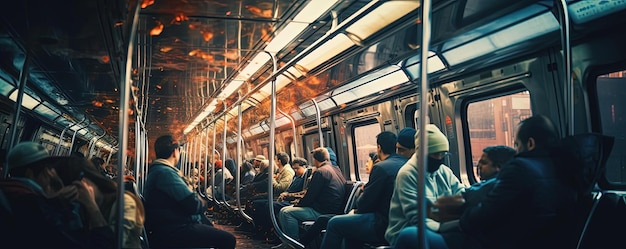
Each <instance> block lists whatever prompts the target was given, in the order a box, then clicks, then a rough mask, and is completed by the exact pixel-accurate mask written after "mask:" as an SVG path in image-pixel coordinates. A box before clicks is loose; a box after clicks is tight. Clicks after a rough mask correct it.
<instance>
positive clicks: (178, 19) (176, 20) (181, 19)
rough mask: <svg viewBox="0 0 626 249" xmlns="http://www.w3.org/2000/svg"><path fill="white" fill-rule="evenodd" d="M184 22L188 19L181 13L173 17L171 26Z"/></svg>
mask: <svg viewBox="0 0 626 249" xmlns="http://www.w3.org/2000/svg"><path fill="white" fill-rule="evenodd" d="M184 21H189V17H187V16H186V15H185V14H183V13H179V14H178V15H176V16H175V17H174V19H173V20H172V22H171V24H180V23H181V22H184Z"/></svg>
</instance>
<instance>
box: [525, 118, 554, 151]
mask: <svg viewBox="0 0 626 249" xmlns="http://www.w3.org/2000/svg"><path fill="white" fill-rule="evenodd" d="M531 137H532V138H533V139H534V140H535V146H536V148H537V149H539V150H552V149H555V148H558V147H559V143H560V135H559V132H558V131H557V129H556V127H555V126H554V124H553V123H552V121H551V120H550V119H549V118H548V117H546V116H544V115H535V116H532V117H530V118H527V119H524V120H522V121H521V122H520V123H519V126H518V130H517V139H519V140H520V141H521V142H522V143H524V144H525V143H527V142H528V139H530V138H531Z"/></svg>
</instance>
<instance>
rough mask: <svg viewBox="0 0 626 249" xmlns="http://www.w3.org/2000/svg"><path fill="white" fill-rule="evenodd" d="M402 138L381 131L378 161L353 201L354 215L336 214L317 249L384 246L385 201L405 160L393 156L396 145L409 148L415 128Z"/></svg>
mask: <svg viewBox="0 0 626 249" xmlns="http://www.w3.org/2000/svg"><path fill="white" fill-rule="evenodd" d="M399 134H400V135H402V137H398V138H396V135H395V134H393V132H390V131H383V132H381V133H380V134H378V135H377V136H376V145H377V153H378V158H380V159H381V161H380V162H378V163H376V164H375V165H374V166H373V167H372V170H371V172H370V177H369V181H368V182H367V184H365V187H364V188H363V193H362V194H361V196H360V197H359V199H358V201H357V210H356V212H355V214H346V215H337V216H335V217H333V218H331V219H330V221H329V222H328V225H327V227H326V233H325V235H324V239H323V241H322V245H321V248H322V249H324V248H340V247H341V243H342V240H345V245H346V248H362V247H363V246H362V244H363V243H364V242H366V243H371V244H385V243H386V241H385V237H384V236H385V229H387V223H388V221H389V219H388V215H389V201H390V200H391V195H392V194H393V186H394V183H395V179H396V175H397V174H398V170H400V167H402V165H404V164H405V163H406V161H407V160H408V158H407V157H404V156H402V155H400V154H396V142H397V141H400V142H403V141H406V138H407V137H408V141H410V143H411V145H405V146H404V147H403V148H406V147H409V148H410V147H415V146H414V145H412V143H413V136H414V135H415V129H412V128H405V129H403V130H402V131H401V132H400V133H399Z"/></svg>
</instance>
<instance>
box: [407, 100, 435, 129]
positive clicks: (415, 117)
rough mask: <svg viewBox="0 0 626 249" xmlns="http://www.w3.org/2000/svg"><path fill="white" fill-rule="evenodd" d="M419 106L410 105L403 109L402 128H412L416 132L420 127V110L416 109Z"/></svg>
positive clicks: (428, 121)
mask: <svg viewBox="0 0 626 249" xmlns="http://www.w3.org/2000/svg"><path fill="white" fill-rule="evenodd" d="M418 106H419V104H410V105H407V106H406V108H405V109H404V126H405V127H413V128H415V129H416V130H417V129H418V128H419V127H418V126H419V125H420V109H419V108H417V107H418ZM426 124H430V113H428V117H426Z"/></svg>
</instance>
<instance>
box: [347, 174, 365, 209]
mask: <svg viewBox="0 0 626 249" xmlns="http://www.w3.org/2000/svg"><path fill="white" fill-rule="evenodd" d="M363 185H365V183H364V182H362V181H355V182H347V183H346V195H345V202H344V203H345V206H344V208H343V213H344V214H347V213H349V212H350V210H352V209H353V208H354V206H355V204H356V200H357V198H358V196H359V195H361V192H363Z"/></svg>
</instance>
